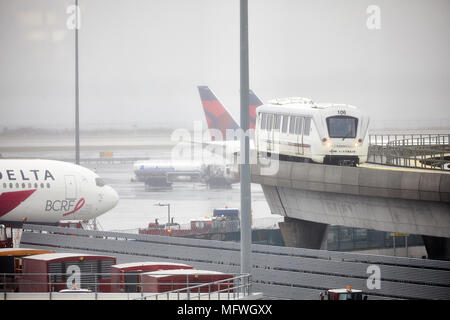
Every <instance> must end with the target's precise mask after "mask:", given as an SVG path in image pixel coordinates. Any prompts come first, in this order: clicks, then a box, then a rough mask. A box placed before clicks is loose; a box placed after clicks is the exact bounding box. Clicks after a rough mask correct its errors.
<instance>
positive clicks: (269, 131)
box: [266, 114, 273, 152]
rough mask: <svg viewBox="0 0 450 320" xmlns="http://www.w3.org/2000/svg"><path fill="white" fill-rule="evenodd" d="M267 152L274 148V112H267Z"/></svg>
mask: <svg viewBox="0 0 450 320" xmlns="http://www.w3.org/2000/svg"><path fill="white" fill-rule="evenodd" d="M266 130H267V136H266V137H267V152H272V150H273V114H267V125H266Z"/></svg>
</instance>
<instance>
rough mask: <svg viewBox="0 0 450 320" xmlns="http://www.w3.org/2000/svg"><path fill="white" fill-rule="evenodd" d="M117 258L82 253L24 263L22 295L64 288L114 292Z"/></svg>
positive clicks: (31, 258)
mask: <svg viewBox="0 0 450 320" xmlns="http://www.w3.org/2000/svg"><path fill="white" fill-rule="evenodd" d="M114 264H116V258H115V257H109V256H98V255H90V254H81V253H48V254H39V255H34V256H29V257H25V258H23V260H22V265H23V269H22V276H20V278H19V291H20V292H51V291H60V290H63V289H89V290H92V291H94V292H110V291H111V266H112V265H114Z"/></svg>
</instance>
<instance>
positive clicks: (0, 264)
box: [0, 248, 54, 292]
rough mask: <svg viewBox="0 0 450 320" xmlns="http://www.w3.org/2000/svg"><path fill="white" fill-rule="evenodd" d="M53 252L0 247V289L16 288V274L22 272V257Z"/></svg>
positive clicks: (11, 290) (10, 290) (10, 289)
mask: <svg viewBox="0 0 450 320" xmlns="http://www.w3.org/2000/svg"><path fill="white" fill-rule="evenodd" d="M53 252H54V251H49V250H40V249H27V248H2V249H0V290H2V291H9V292H15V291H17V290H18V285H17V281H16V280H17V279H16V275H18V274H20V273H21V272H22V258H23V257H25V256H31V255H35V254H44V253H53Z"/></svg>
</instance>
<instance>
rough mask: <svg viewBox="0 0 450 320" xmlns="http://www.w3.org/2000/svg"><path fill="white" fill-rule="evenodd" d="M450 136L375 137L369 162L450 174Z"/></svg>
mask: <svg viewBox="0 0 450 320" xmlns="http://www.w3.org/2000/svg"><path fill="white" fill-rule="evenodd" d="M449 141H450V134H371V135H369V153H368V160H367V162H370V163H375V164H382V165H389V166H399V167H409V168H421V169H432V170H450V142H449Z"/></svg>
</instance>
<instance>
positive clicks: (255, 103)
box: [248, 90, 263, 129]
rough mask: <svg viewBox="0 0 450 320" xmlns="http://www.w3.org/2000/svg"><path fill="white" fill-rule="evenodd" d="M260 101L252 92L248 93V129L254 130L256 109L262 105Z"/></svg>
mask: <svg viewBox="0 0 450 320" xmlns="http://www.w3.org/2000/svg"><path fill="white" fill-rule="evenodd" d="M262 104H263V103H262V101H261V100H260V99H259V98H258V96H257V95H256V94H255V93H254V92H253V91H252V90H249V92H248V109H249V110H248V112H249V116H250V129H255V125H256V108H258V107H259V106H260V105H262Z"/></svg>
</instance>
